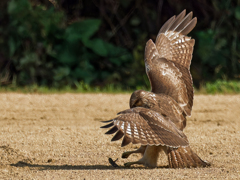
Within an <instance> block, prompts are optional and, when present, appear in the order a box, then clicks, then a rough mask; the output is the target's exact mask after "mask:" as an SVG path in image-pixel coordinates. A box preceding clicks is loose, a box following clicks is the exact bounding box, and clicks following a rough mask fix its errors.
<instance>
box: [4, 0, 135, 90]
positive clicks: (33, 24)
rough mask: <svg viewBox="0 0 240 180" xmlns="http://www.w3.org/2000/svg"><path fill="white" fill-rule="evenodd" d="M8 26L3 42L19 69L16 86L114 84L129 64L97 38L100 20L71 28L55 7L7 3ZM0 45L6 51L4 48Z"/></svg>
mask: <svg viewBox="0 0 240 180" xmlns="http://www.w3.org/2000/svg"><path fill="white" fill-rule="evenodd" d="M8 15H9V25H8V27H7V31H6V30H3V29H2V30H1V33H2V34H4V36H3V38H4V37H5V38H4V39H2V43H3V42H4V44H5V43H6V42H7V48H6V52H7V53H6V56H8V57H9V59H11V60H12V61H13V64H14V66H15V68H16V81H17V82H16V83H17V84H19V85H27V84H29V85H30V84H38V85H42V86H46V85H47V86H53V87H62V86H65V85H70V86H74V84H75V82H79V81H82V80H83V81H84V82H85V83H87V84H90V83H94V82H97V81H102V82H103V81H104V80H106V79H108V80H109V81H108V82H114V79H116V78H118V77H120V75H119V74H118V72H117V71H114V69H118V68H119V67H124V66H125V65H126V64H127V63H128V62H129V61H131V59H132V58H131V54H130V53H129V52H127V51H126V50H125V49H124V48H121V47H116V46H115V45H113V44H111V43H108V42H106V41H104V40H102V39H101V38H97V37H96V36H95V34H96V32H97V30H98V29H99V27H100V24H101V21H100V20H99V19H84V20H81V21H78V22H74V23H72V24H70V25H67V21H66V19H65V16H64V13H63V12H62V11H57V10H56V9H54V8H53V7H51V8H49V9H46V7H45V6H41V5H37V6H32V5H31V4H30V2H29V1H27V0H11V1H10V2H9V4H8ZM1 46H4V45H3V44H1Z"/></svg>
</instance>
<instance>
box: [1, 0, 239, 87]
mask: <svg viewBox="0 0 240 180" xmlns="http://www.w3.org/2000/svg"><path fill="white" fill-rule="evenodd" d="M51 2H53V1H51ZM112 2H113V1H106V0H103V1H101V3H99V2H98V1H87V0H83V1H68V0H62V1H56V3H57V5H56V4H55V7H56V8H55V7H54V6H53V5H52V4H51V3H50V1H40V0H35V1H32V0H2V1H1V3H0V21H1V27H0V59H1V60H2V61H3V60H5V61H7V62H10V63H8V64H11V68H9V71H10V75H11V78H10V81H11V83H12V85H13V87H16V86H21V87H22V88H23V89H24V87H25V86H26V87H27V89H29V88H28V87H30V91H35V90H34V89H39V88H40V89H41V88H42V87H44V88H43V89H48V88H50V89H56V90H59V89H65V87H66V89H73V90H74V91H75V90H77V91H80V92H85V91H91V92H98V91H101V92H103V91H110V92H111V91H114V90H115V91H124V90H126V91H128V90H135V89H146V90H149V89H150V83H149V81H148V78H147V75H146V73H145V67H144V49H145V44H146V42H147V40H148V39H150V38H151V39H153V40H155V39H156V35H157V31H158V30H159V28H160V26H161V25H163V23H164V22H165V21H166V20H167V19H168V18H169V17H171V16H172V15H174V14H178V13H179V12H180V11H182V10H183V9H185V8H186V7H188V9H187V12H189V11H193V14H194V16H196V17H197V18H198V24H197V26H196V28H195V29H194V30H193V32H192V33H191V35H190V36H192V37H193V38H194V39H196V45H195V47H194V54H193V61H192V65H191V72H192V75H193V82H194V83H195V85H196V86H197V87H199V85H200V84H206V87H205V90H206V91H207V92H221V91H222V92H225V91H224V90H223V89H221V88H220V89H219V88H217V90H214V88H216V87H217V85H216V87H215V86H213V85H212V84H214V83H212V82H215V81H217V80H218V81H217V82H216V84H217V83H219V82H221V83H222V82H225V81H229V80H235V81H236V82H237V80H239V79H240V63H239V62H240V60H239V59H240V53H239V49H240V43H239V40H240V31H239V29H240V1H225V0H220V1H218V0H213V1H206V0H203V1H201V2H200V1H194V3H193V1H183V2H179V3H178V4H177V5H176V3H175V1H174V0H167V1H158V2H156V1H127V0H121V1H119V3H112ZM161 3H162V4H161ZM1 63H2V62H0V70H1V69H2V64H1ZM7 67H8V66H7ZM7 71H8V69H7V68H6V69H4V70H2V71H1V72H0V78H1V77H4V74H7ZM0 80H1V79H0ZM222 80H225V81H222ZM235 81H231V82H235ZM208 82H211V83H210V84H211V85H209V83H208ZM219 86H220V85H219ZM221 86H225V85H221ZM35 87H36V88H35ZM212 87H214V88H213V90H209V89H211V88H212ZM231 87H232V86H230V87H227V89H229V88H230V89H231ZM234 87H235V86H234ZM11 88H12V87H11ZM235 91H236V92H238V90H235V89H234V90H233V92H235Z"/></svg>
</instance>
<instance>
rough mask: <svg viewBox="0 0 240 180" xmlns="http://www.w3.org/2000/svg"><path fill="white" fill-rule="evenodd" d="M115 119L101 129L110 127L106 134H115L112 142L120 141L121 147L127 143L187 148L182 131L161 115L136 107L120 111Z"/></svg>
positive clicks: (186, 141) (185, 138)
mask: <svg viewBox="0 0 240 180" xmlns="http://www.w3.org/2000/svg"><path fill="white" fill-rule="evenodd" d="M118 114H120V116H118V117H117V118H115V119H112V120H109V121H105V122H110V124H108V125H106V126H103V127H102V128H109V127H112V126H113V127H112V128H111V129H110V130H109V131H108V132H106V134H113V133H115V132H117V133H116V134H115V136H114V137H113V138H112V141H116V140H119V139H121V138H122V137H123V136H124V138H123V141H122V146H126V145H128V144H129V143H131V142H132V143H133V144H138V143H141V145H162V146H169V147H179V146H187V145H188V140H187V137H186V136H185V135H184V134H183V132H182V131H180V130H178V128H176V126H175V125H174V124H173V123H172V122H171V121H169V120H167V119H165V118H164V116H162V115H161V114H159V113H157V112H155V111H152V110H150V109H146V108H142V107H136V108H132V109H128V110H125V111H122V112H120V113H118Z"/></svg>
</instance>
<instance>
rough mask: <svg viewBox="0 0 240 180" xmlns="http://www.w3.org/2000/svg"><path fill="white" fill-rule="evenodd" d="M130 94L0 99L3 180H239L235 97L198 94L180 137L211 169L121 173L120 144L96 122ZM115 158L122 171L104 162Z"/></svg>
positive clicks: (162, 161)
mask: <svg viewBox="0 0 240 180" xmlns="http://www.w3.org/2000/svg"><path fill="white" fill-rule="evenodd" d="M129 98H130V94H113V95H111V94H53V95H39V94H16V93H6V94H5V93H1V94H0V112H1V114H0V127H1V130H0V179H215V178H216V179H240V163H239V161H240V140H239V139H240V95H196V96H195V99H194V106H193V112H192V116H191V117H190V118H188V120H187V127H186V129H185V130H184V132H185V134H186V135H187V136H188V139H189V142H190V146H191V147H192V149H193V150H194V151H195V152H196V153H197V154H198V155H199V156H200V157H201V158H202V159H204V160H207V161H209V162H211V163H212V166H211V167H209V168H197V169H169V168H167V158H166V156H165V155H164V154H163V155H162V156H160V158H159V167H158V168H155V169H146V168H144V167H143V166H134V167H131V168H125V167H124V166H123V164H124V163H125V162H128V161H134V160H137V159H138V158H140V156H138V155H132V156H130V157H129V158H128V159H121V154H122V152H124V151H127V150H132V149H135V148H137V147H139V145H128V146H126V147H124V148H121V147H120V145H121V142H120V141H117V142H110V140H111V138H112V135H105V134H104V133H105V132H106V129H100V128H99V127H100V126H101V125H103V124H102V123H101V122H100V121H101V120H109V119H112V118H114V117H116V113H117V112H119V111H121V110H124V109H127V108H128V100H129ZM109 157H111V158H112V159H113V160H115V159H117V158H118V161H117V164H118V165H119V166H120V168H114V167H112V166H111V165H110V164H109V162H108V158H109Z"/></svg>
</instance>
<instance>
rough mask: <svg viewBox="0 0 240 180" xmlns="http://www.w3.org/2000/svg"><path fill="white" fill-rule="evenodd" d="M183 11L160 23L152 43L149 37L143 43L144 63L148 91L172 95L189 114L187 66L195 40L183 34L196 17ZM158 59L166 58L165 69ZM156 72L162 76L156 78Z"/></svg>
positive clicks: (191, 102) (193, 24)
mask: <svg viewBox="0 0 240 180" xmlns="http://www.w3.org/2000/svg"><path fill="white" fill-rule="evenodd" d="M185 14H186V11H185V10H184V11H183V12H182V13H181V14H179V15H178V16H177V17H175V16H173V17H172V18H170V19H169V20H168V21H167V22H166V23H165V24H164V25H163V27H162V28H161V29H160V31H159V34H158V36H157V39H156V44H154V43H153V42H152V40H149V41H148V42H147V45H146V49H145V66H146V71H147V74H148V77H149V80H150V82H151V86H152V92H154V93H164V94H167V95H169V96H171V97H173V98H174V99H175V100H176V101H177V102H178V103H179V105H180V106H182V107H183V109H184V111H185V113H186V115H189V116H190V115H191V110H192V105H193V84H192V77H191V74H190V72H189V68H190V64H191V59H192V52H193V46H194V43H195V41H194V39H191V38H190V37H187V36H186V35H187V34H188V33H189V32H190V31H191V30H192V29H193V28H194V27H195V25H196V23H197V19H196V18H194V19H192V12H191V13H189V14H188V15H186V16H185ZM156 59H158V61H157V60H156ZM163 59H164V60H163ZM161 61H166V62H165V68H162V67H161V63H160V62H161ZM156 67H158V69H159V70H157V69H156ZM165 72H168V73H167V74H166V73H165ZM171 73H172V75H171ZM160 75H161V76H165V78H160V79H159V76H160ZM172 77H174V78H172ZM163 79H164V81H162V80H163ZM166 84H167V86H165V85H166Z"/></svg>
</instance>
